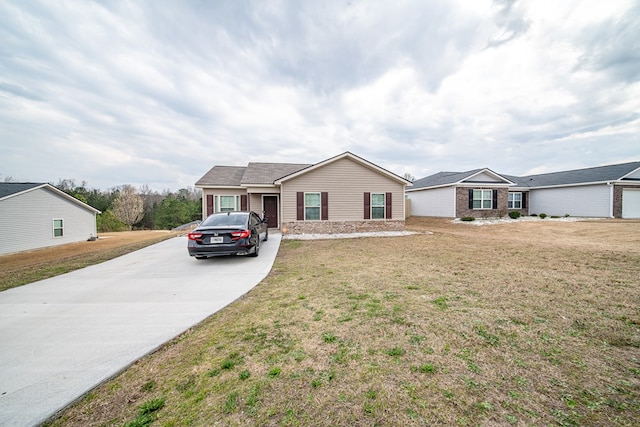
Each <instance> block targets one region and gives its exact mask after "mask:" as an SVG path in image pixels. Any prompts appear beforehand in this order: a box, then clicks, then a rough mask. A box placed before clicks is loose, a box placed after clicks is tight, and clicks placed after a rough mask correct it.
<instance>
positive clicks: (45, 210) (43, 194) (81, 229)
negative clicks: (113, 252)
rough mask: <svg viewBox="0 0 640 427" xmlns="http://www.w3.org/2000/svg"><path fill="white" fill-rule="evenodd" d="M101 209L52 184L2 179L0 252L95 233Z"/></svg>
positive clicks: (69, 241)
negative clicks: (3, 180)
mask: <svg viewBox="0 0 640 427" xmlns="http://www.w3.org/2000/svg"><path fill="white" fill-rule="evenodd" d="M99 213H100V211H99V210H97V209H94V208H92V207H91V206H89V205H87V204H85V203H82V202H81V201H80V200H78V199H76V198H74V197H72V196H70V195H68V194H66V193H64V192H63V191H60V190H58V189H57V188H55V187H54V186H52V185H50V184H38V183H21V182H20V183H19V182H4V183H0V254H7V253H13V252H20V251H26V250H31V249H38V248H44V247H47V246H56V245H62V244H64V243H72V242H79V241H84V240H87V239H89V238H90V237H92V236H94V237H95V236H97V229H96V215H97V214H99Z"/></svg>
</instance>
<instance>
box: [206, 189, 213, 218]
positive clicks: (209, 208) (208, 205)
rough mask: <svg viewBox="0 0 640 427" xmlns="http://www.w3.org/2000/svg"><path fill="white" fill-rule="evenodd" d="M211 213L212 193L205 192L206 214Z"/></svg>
mask: <svg viewBox="0 0 640 427" xmlns="http://www.w3.org/2000/svg"><path fill="white" fill-rule="evenodd" d="M212 213H213V194H207V216H209V215H211V214H212Z"/></svg>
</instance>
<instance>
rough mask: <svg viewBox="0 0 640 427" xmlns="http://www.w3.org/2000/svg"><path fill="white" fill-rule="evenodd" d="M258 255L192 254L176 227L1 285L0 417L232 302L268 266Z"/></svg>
mask: <svg viewBox="0 0 640 427" xmlns="http://www.w3.org/2000/svg"><path fill="white" fill-rule="evenodd" d="M280 238H281V236H280V235H276V234H272V235H270V236H269V240H268V241H267V242H262V244H261V246H260V256H259V257H257V258H249V257H224V258H210V259H207V260H196V259H194V258H191V257H190V256H189V255H188V254H187V240H186V238H185V237H177V238H173V239H170V240H166V241H164V242H161V243H158V244H156V245H153V246H149V247H147V248H145V249H141V250H139V251H136V252H133V253H131V254H128V255H125V256H122V257H119V258H116V259H114V260H111V261H107V262H104V263H102V264H98V265H94V266H91V267H87V268H84V269H82V270H77V271H74V272H72V273H68V274H64V275H62V276H57V277H54V278H51V279H47V280H42V281H40V282H36V283H32V284H29V285H26V286H22V287H19V288H15V289H9V290H7V291H4V292H0V425H2V426H29V425H37V424H39V423H42V422H43V421H45V420H46V419H47V418H48V417H50V416H51V415H53V414H55V413H56V412H58V411H59V410H60V409H62V408H64V407H65V406H67V405H68V404H69V403H71V402H73V401H74V400H75V399H77V398H79V397H80V396H82V395H83V394H84V393H86V392H87V391H89V390H91V389H92V388H93V387H95V386H96V385H98V384H99V383H101V382H103V381H104V380H106V379H108V378H110V377H112V376H114V375H115V374H117V373H118V372H120V371H122V370H123V369H125V368H126V367H128V366H129V365H130V364H132V363H133V362H135V361H136V360H137V359H139V358H141V357H142V356H144V355H146V354H148V353H149V352H151V351H153V350H155V349H157V348H158V347H159V346H161V345H162V344H163V343H165V342H167V341H168V340H170V339H172V338H174V337H175V336H177V335H179V334H181V333H182V332H184V331H185V330H187V329H189V328H190V327H192V326H193V325H195V324H197V323H199V322H201V321H202V320H203V319H205V318H206V317H208V316H210V315H211V314H213V313H215V312H216V311H218V310H220V309H221V308H223V307H225V306H226V305H228V304H229V303H231V302H233V301H234V300H236V299H237V298H239V297H240V296H242V295H243V294H245V293H246V292H248V291H249V290H250V289H251V288H253V287H254V286H255V285H256V284H258V283H259V282H260V281H261V280H262V279H263V278H264V277H265V276H266V275H267V274H268V273H269V271H270V270H271V267H272V265H273V261H274V259H275V256H276V253H277V251H278V248H279V246H280Z"/></svg>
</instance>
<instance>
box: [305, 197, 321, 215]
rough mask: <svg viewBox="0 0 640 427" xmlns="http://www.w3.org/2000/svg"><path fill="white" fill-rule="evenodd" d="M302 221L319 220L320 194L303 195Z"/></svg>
mask: <svg viewBox="0 0 640 427" xmlns="http://www.w3.org/2000/svg"><path fill="white" fill-rule="evenodd" d="M304 219H306V220H319V219H320V193H304Z"/></svg>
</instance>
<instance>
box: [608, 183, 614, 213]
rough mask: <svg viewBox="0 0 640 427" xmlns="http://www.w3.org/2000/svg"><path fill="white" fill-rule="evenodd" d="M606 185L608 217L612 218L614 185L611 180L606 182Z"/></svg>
mask: <svg viewBox="0 0 640 427" xmlns="http://www.w3.org/2000/svg"><path fill="white" fill-rule="evenodd" d="M607 185H608V186H609V218H613V217H614V216H613V204H614V202H615V201H614V198H613V197H614V191H613V189H614V186H613V183H612V182H611V181H609V182H607Z"/></svg>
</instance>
